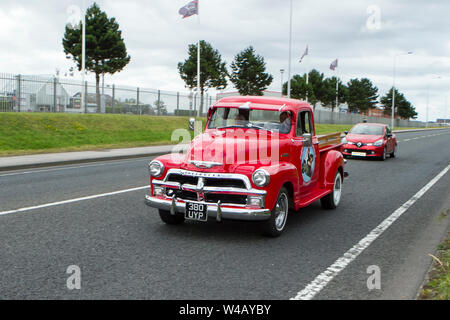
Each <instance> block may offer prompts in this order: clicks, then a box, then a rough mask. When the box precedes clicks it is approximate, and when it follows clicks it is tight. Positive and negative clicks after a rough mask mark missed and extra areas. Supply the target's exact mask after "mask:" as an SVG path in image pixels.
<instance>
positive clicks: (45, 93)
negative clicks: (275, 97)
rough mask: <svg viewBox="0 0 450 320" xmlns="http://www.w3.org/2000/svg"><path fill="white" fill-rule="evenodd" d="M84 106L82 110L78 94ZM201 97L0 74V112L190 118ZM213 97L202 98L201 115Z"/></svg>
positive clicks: (194, 112)
mask: <svg viewBox="0 0 450 320" xmlns="http://www.w3.org/2000/svg"><path fill="white" fill-rule="evenodd" d="M83 90H84V92H85V95H84V99H85V104H84V105H85V106H84V108H83V107H82V103H81V99H82V94H81V93H82V91H83ZM201 102H202V101H201V97H200V96H197V95H196V94H192V93H185V92H184V93H182V92H174V91H163V90H155V89H146V88H139V87H131V86H116V85H114V84H113V85H110V84H105V85H103V84H100V95H99V101H97V94H96V86H95V84H94V83H90V82H85V83H84V85H83V84H81V82H80V81H74V80H70V79H65V78H58V77H54V76H27V75H13V74H5V73H3V74H2V73H0V112H66V113H116V114H138V115H144V114H145V115H178V116H194V115H196V114H197V110H198V108H199V107H200V104H201ZM215 102H216V97H213V96H209V95H208V94H205V95H204V96H203V114H204V113H205V112H206V110H207V109H208V107H209V106H210V105H212V104H214V103H215Z"/></svg>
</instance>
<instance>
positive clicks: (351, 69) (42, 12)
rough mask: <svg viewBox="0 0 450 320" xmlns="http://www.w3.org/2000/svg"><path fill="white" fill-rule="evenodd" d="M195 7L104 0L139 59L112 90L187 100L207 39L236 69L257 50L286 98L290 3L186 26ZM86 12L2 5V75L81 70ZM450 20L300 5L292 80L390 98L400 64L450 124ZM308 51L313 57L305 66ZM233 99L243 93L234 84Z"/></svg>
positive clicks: (203, 0)
mask: <svg viewBox="0 0 450 320" xmlns="http://www.w3.org/2000/svg"><path fill="white" fill-rule="evenodd" d="M187 2H189V0H170V1H167V0H151V1H149V0H146V1H144V0H142V1H138V0H128V1H123V0H122V1H119V0H98V1H97V3H98V4H99V6H100V8H101V9H102V10H103V11H105V12H106V13H107V15H108V16H109V17H115V18H116V20H117V22H118V23H119V25H120V29H121V30H122V35H123V38H124V40H125V44H126V46H127V50H128V53H129V54H130V56H131V62H130V63H129V64H128V65H127V66H126V67H125V69H124V70H123V71H122V72H120V73H116V74H114V75H107V76H106V77H105V82H106V83H108V84H113V83H114V84H116V85H127V86H133V87H142V88H152V89H161V90H173V91H181V92H187V91H188V89H186V88H185V85H184V82H183V81H182V80H181V78H180V76H179V73H178V69H177V64H178V62H181V61H184V60H185V59H186V58H187V48H188V45H189V44H192V43H196V42H197V40H198V39H201V40H206V41H208V42H210V43H211V45H212V46H213V47H214V48H216V49H218V50H219V52H220V53H221V55H222V58H223V60H224V61H226V62H227V66H228V67H229V65H230V63H231V62H232V60H233V58H234V57H235V55H236V54H237V53H238V52H240V51H241V50H243V49H245V48H246V47H248V46H250V45H251V46H253V47H254V49H255V51H256V52H257V53H258V54H260V55H262V56H263V57H264V59H265V62H266V67H267V72H269V73H270V74H272V75H273V77H274V81H273V82H272V84H271V85H270V87H269V88H268V89H269V90H273V91H280V87H281V74H280V69H285V70H286V71H285V72H284V75H283V79H284V81H286V80H287V77H288V56H289V15H290V10H289V8H290V1H289V0H278V1H273V0H239V1H237V0H227V1H225V0H200V15H199V17H197V16H193V17H190V18H186V19H182V18H181V16H180V15H179V14H178V10H179V8H181V7H182V6H183V5H185V4H186V3H187ZM86 3H87V5H90V4H92V3H93V1H90V0H86ZM81 7H82V0H59V1H56V0H41V1H36V0H21V1H12V0H2V2H1V4H0V26H1V27H0V39H2V41H1V42H0V73H13V74H27V75H30V74H33V75H38V74H45V75H52V74H55V70H56V69H59V70H61V74H64V73H65V72H67V70H68V69H69V68H70V67H72V66H75V65H74V63H73V62H72V61H71V60H68V59H66V55H65V54H64V52H63V47H62V38H63V35H64V28H65V25H66V24H67V23H68V22H70V21H73V20H74V17H76V16H77V12H81ZM74 8H75V9H76V10H73V9H74ZM77 8H78V9H79V10H80V11H77V10H78V9H77ZM449 13H450V1H444V0H428V1H423V0H396V1H392V0H390V1H389V0H380V1H377V0H371V1H365V0H346V1H335V0H293V12H292V14H293V26H292V31H293V32H292V60H291V76H293V75H294V74H298V73H300V74H303V73H304V72H306V71H309V70H311V69H313V68H316V69H317V70H319V71H320V72H323V73H324V74H325V76H326V77H331V76H334V75H336V76H338V77H340V78H341V79H342V81H344V82H347V81H348V80H349V79H351V78H363V77H366V78H369V79H371V80H372V81H373V83H374V84H375V85H376V86H377V87H378V89H379V94H380V95H385V93H386V92H387V91H388V90H389V88H390V87H392V84H393V69H394V68H393V65H394V56H397V58H396V87H397V88H398V90H400V92H402V93H404V94H405V96H406V98H407V99H408V100H409V101H411V102H412V104H413V105H414V106H415V108H416V111H417V112H418V113H419V117H418V119H419V120H422V121H424V120H426V106H427V92H429V99H428V101H429V104H428V105H429V120H435V119H436V118H450V97H448V96H450V37H449V34H450V21H449V20H448V14H449ZM307 45H308V47H309V55H308V56H306V57H305V58H304V59H303V61H302V62H301V63H299V58H300V56H301V55H302V53H303V52H304V50H305V47H306V46H307ZM410 51H412V52H413V54H411V55H402V54H404V53H406V52H410ZM336 58H337V59H339V65H338V68H337V69H336V70H335V71H332V70H330V69H329V65H330V63H331V62H332V61H333V60H334V59H336ZM74 78H75V79H81V77H80V74H79V73H77V74H75V77H74ZM87 80H89V81H94V75H93V74H90V75H88V79H87ZM225 91H234V88H233V87H232V84H231V83H229V85H228V87H227V88H226V89H225ZM210 93H214V91H213V90H212V91H211V92H210ZM446 100H448V106H447V103H446Z"/></svg>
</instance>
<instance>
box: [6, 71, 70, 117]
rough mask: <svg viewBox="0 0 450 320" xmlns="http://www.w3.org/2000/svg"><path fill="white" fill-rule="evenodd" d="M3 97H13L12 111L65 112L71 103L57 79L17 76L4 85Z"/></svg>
mask: <svg viewBox="0 0 450 320" xmlns="http://www.w3.org/2000/svg"><path fill="white" fill-rule="evenodd" d="M0 94H1V95H2V96H6V97H11V99H12V101H13V102H14V103H13V107H12V110H11V111H21V112H64V111H66V109H67V107H68V106H69V103H70V95H69V94H68V93H67V91H66V90H65V89H64V87H63V86H62V84H61V83H60V82H59V80H58V79H57V78H50V77H48V78H36V77H35V76H16V77H15V79H12V78H11V79H9V80H7V81H6V82H4V83H3V88H2V89H1V91H0Z"/></svg>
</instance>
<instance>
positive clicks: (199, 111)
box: [197, 1, 203, 117]
mask: <svg viewBox="0 0 450 320" xmlns="http://www.w3.org/2000/svg"><path fill="white" fill-rule="evenodd" d="M197 21H198V25H199V26H200V1H197ZM199 30H201V29H200V28H199ZM197 95H198V96H199V97H200V100H199V101H200V103H199V104H198V110H197V116H198V117H201V110H200V108H201V105H202V102H203V101H202V96H201V93H200V39H199V40H198V44H197Z"/></svg>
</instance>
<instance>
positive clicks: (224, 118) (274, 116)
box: [208, 107, 292, 133]
mask: <svg viewBox="0 0 450 320" xmlns="http://www.w3.org/2000/svg"><path fill="white" fill-rule="evenodd" d="M241 127H242V128H252V129H258V130H267V131H278V132H280V133H289V132H290V131H291V127H292V115H291V114H290V112H289V111H282V112H280V111H277V110H258V109H238V108H226V107H225V108H223V107H219V108H215V109H214V111H213V114H212V115H211V118H210V121H209V124H208V128H209V129H221V128H241Z"/></svg>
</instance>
